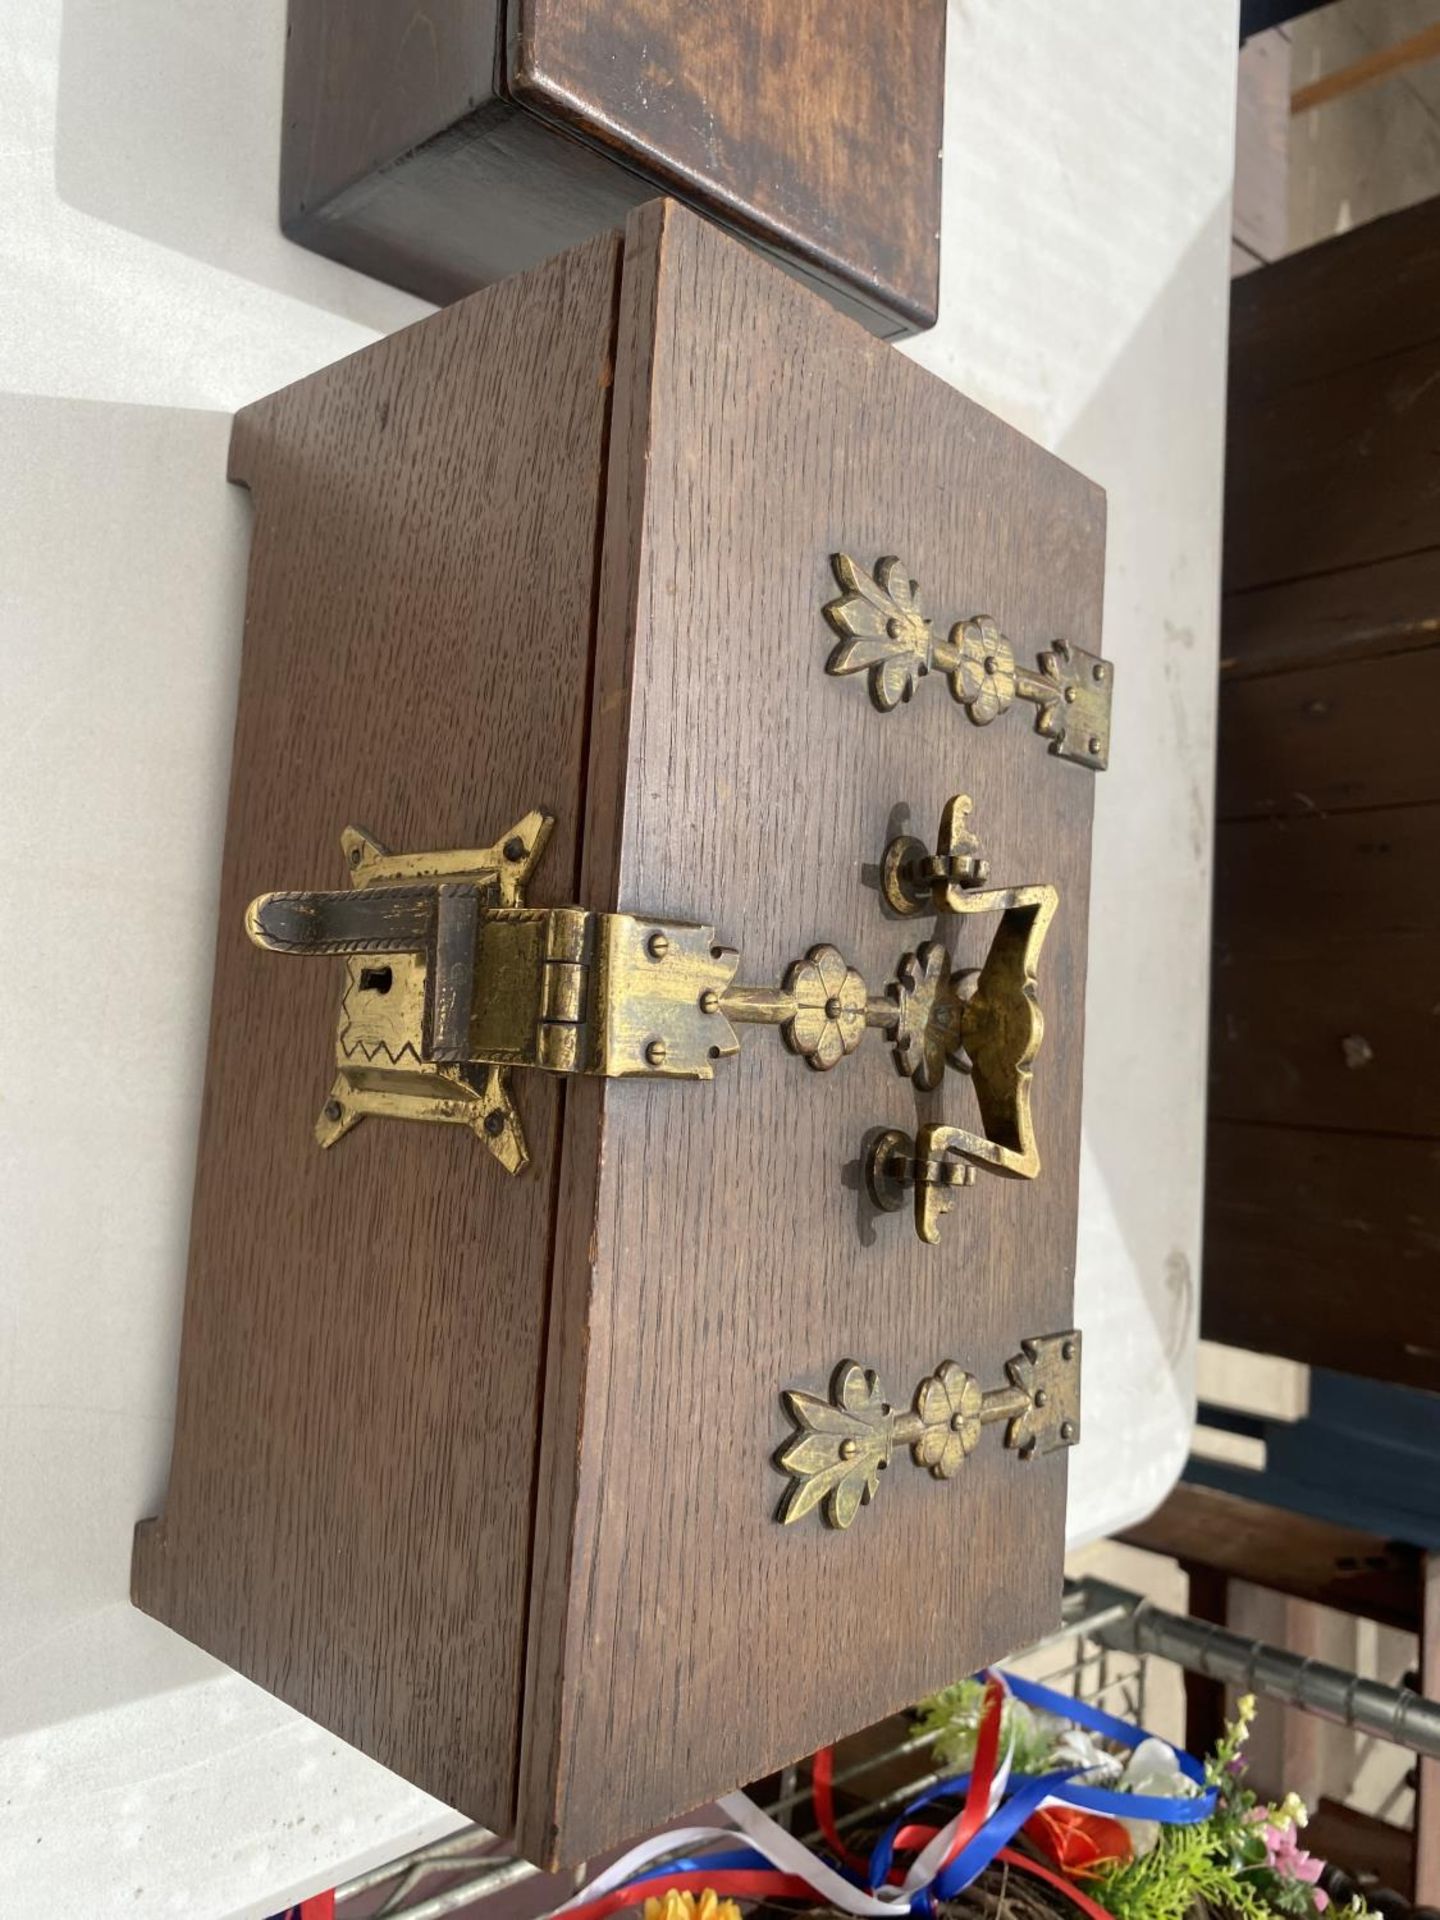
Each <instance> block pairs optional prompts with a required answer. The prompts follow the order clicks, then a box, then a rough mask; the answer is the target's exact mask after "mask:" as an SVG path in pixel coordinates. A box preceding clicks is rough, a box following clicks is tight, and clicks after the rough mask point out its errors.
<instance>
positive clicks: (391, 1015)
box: [245, 794, 1057, 1243]
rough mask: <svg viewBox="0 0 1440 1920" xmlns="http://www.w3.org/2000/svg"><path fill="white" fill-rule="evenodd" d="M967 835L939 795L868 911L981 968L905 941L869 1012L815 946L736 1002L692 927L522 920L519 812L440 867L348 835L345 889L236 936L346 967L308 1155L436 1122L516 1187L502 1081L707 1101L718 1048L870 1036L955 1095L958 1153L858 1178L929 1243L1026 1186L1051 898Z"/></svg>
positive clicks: (523, 846)
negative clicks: (955, 927)
mask: <svg viewBox="0 0 1440 1920" xmlns="http://www.w3.org/2000/svg"><path fill="white" fill-rule="evenodd" d="M969 820H970V802H969V800H968V799H967V798H966V796H965V795H964V794H957V795H956V796H955V797H954V798H953V799H952V800H951V801H950V802H949V804H948V805H947V807H946V809H945V812H944V816H943V818H942V821H941V828H940V837H939V844H938V846H937V850H936V852H935V853H934V854H930V853H928V852H927V851H926V849H925V848H924V846H923V845H922V844H921V843H920V842H919V841H918V840H916V839H914V838H912V837H910V836H902V837H900V838H898V839H895V840H892V841H891V843H890V844H889V846H888V847H886V849H885V850H884V854H883V858H882V866H881V876H882V888H883V891H884V894H885V898H886V900H887V901H888V902H889V904H890V906H891V907H892V908H893V909H894V911H895V912H896V913H898V914H901V915H914V914H917V913H920V912H922V911H923V912H926V913H934V914H941V915H954V916H963V917H969V918H979V917H982V916H992V917H993V920H994V932H993V935H992V937H991V941H990V946H989V950H988V952H987V953H986V955H985V958H984V960H983V961H982V963H981V965H980V966H979V967H978V968H974V969H968V970H966V969H956V968H955V967H953V966H952V964H951V960H950V956H949V954H948V952H947V951H946V949H945V947H944V945H943V944H942V943H941V942H940V941H938V940H927V941H925V942H923V943H922V944H920V945H919V946H917V947H915V948H914V949H913V950H911V951H909V952H907V953H904V954H902V956H901V958H900V961H899V963H898V965H897V967H896V970H895V973H894V975H893V977H892V978H891V979H889V980H888V981H887V982H886V984H885V986H884V989H883V991H881V992H880V993H878V994H872V993H871V992H870V990H869V988H868V987H867V985H866V983H865V981H864V979H863V978H862V976H861V975H860V974H859V973H858V972H857V971H856V969H855V968H854V967H852V966H851V965H850V964H849V962H848V961H847V960H846V959H845V957H844V955H843V954H842V953H841V952H840V951H839V949H838V948H836V947H833V946H831V945H829V944H828V943H821V944H819V945H816V946H813V947H811V949H810V950H809V952H808V953H807V954H806V955H805V957H804V959H802V960H796V961H794V962H793V963H792V964H791V966H790V967H789V968H788V969H787V971H786V973H785V976H784V980H783V982H782V984H781V985H780V986H778V987H771V986H745V985H740V984H738V983H737V982H736V979H735V974H736V970H737V968H738V965H739V959H740V956H739V954H738V953H736V952H735V951H734V949H733V948H729V947H723V946H719V945H717V944H716V943H715V934H714V929H713V928H711V927H708V926H701V925H694V924H691V923H689V922H679V921H672V920H656V919H650V918H647V917H645V916H643V915H639V914H628V913H591V912H587V911H586V910H585V909H583V908H581V907H530V906H526V905H525V901H524V893H525V888H526V885H527V883H528V881H529V878H530V875H531V872H532V871H533V869H534V866H535V864H536V862H537V861H538V860H539V858H540V855H541V853H542V852H543V850H544V847H545V844H546V841H547V840H548V838H549V836H550V831H551V827H552V825H553V822H552V820H551V817H550V816H549V815H548V814H545V813H540V812H535V813H529V814H526V815H525V817H524V818H523V819H522V820H519V821H517V822H516V824H515V825H514V826H513V827H512V828H511V829H510V831H509V832H508V833H507V834H505V835H504V836H503V837H502V838H501V839H500V840H498V841H496V842H495V844H494V845H492V846H489V847H479V848H468V849H463V850H451V851H446V852H431V853H400V854H396V853H391V852H389V851H387V850H386V849H385V848H384V847H382V846H381V845H380V843H379V842H378V841H376V840H375V839H373V838H372V837H371V836H370V835H369V834H366V833H362V832H360V831H359V830H358V829H356V828H349V829H347V830H346V832H345V833H344V834H343V835H342V837H341V844H342V847H343V850H344V853H345V860H346V865H347V867H348V869H349V875H350V881H351V886H350V888H349V890H341V891H336V892H315V893H308V892H307V893H267V894H262V895H261V896H260V897H259V898H258V899H257V900H254V901H252V902H251V905H250V907H249V910H248V912H247V914H246V922H245V924H246V930H247V931H248V933H249V935H250V938H251V939H252V940H253V941H254V943H255V944H256V945H257V946H259V947H262V948H265V949H266V950H268V951H270V952H274V953H287V954H297V955H326V954H329V955H334V956H337V957H339V958H340V959H342V960H343V962H344V985H343V989H342V992H341V998H340V1012H339V1019H338V1022H337V1026H336V1035H335V1065H336V1077H335V1081H334V1083H333V1085H332V1086H331V1089H330V1093H329V1096H328V1098H327V1099H326V1101H325V1103H324V1106H323V1107H322V1109H321V1113H320V1117H319V1119H318V1121H317V1122H316V1125H315V1133H316V1137H317V1139H318V1141H319V1143H320V1145H321V1146H322V1147H329V1146H332V1145H333V1144H334V1143H335V1142H336V1141H338V1140H340V1139H341V1138H342V1137H343V1136H344V1135H345V1134H346V1133H347V1132H349V1130H350V1129H351V1128H352V1127H353V1126H354V1125H355V1124H356V1123H357V1121H359V1120H361V1119H364V1118H365V1117H366V1116H367V1115H369V1116H378V1117H384V1118H391V1119H406V1120H423V1121H439V1122H444V1123H448V1124H452V1125H462V1126H468V1127H470V1128H472V1129H473V1130H474V1131H475V1132H476V1133H477V1134H478V1135H479V1137H480V1139H481V1140H482V1141H483V1142H484V1143H485V1145H486V1146H487V1147H488V1148H489V1149H490V1151H491V1152H492V1153H493V1154H494V1155H495V1157H496V1159H498V1160H499V1161H500V1163H501V1165H502V1166H504V1167H505V1168H506V1169H507V1170H508V1171H509V1172H511V1173H517V1172H519V1171H520V1169H521V1168H522V1167H523V1166H524V1165H525V1162H526V1157H527V1155H526V1147H525V1137H524V1132H523V1130H522V1128H521V1124H520V1118H519V1115H518V1113H517V1111H516V1109H515V1105H514V1102H513V1100H512V1098H511V1093H510V1080H509V1076H510V1073H511V1071H512V1070H513V1069H514V1068H516V1067H535V1068H540V1069H542V1070H544V1071H546V1072H549V1073H567V1074H595V1075H600V1076H603V1077H604V1078H606V1079H627V1078H641V1077H648V1078H657V1079H669V1080H709V1079H711V1078H712V1077H713V1074H714V1062H715V1061H717V1060H719V1059H723V1058H725V1057H726V1056H728V1055H731V1054H734V1053H737V1052H738V1051H739V1047H740V1041H739V1037H738V1035H737V1033H736V1028H737V1027H744V1026H772V1027H778V1028H779V1030H780V1035H781V1038H782V1040H783V1041H784V1043H785V1045H786V1046H787V1047H788V1048H789V1049H790V1050H791V1052H793V1053H796V1054H798V1055H799V1056H800V1057H801V1058H802V1059H803V1060H804V1061H805V1062H806V1063H807V1065H809V1066H810V1067H812V1068H814V1069H815V1070H816V1071H818V1072H825V1071H828V1070H829V1069H831V1068H833V1067H835V1066H837V1065H838V1064H839V1063H840V1062H841V1061H842V1060H844V1059H845V1058H846V1057H847V1056H848V1055H849V1054H851V1053H853V1052H854V1051H855V1049H856V1047H857V1046H858V1045H859V1044H860V1041H861V1040H862V1039H863V1037H864V1035H865V1033H866V1031H867V1030H868V1029H872V1028H873V1029H875V1030H877V1031H879V1032H880V1033H881V1034H882V1035H883V1036H884V1038H885V1039H886V1040H887V1041H888V1042H889V1043H890V1045H891V1047H892V1049H893V1058H894V1060H895V1064H896V1066H897V1067H898V1069H899V1071H900V1072H901V1073H902V1074H903V1075H904V1076H905V1077H906V1078H908V1079H909V1080H910V1081H911V1082H912V1083H913V1085H914V1086H915V1087H917V1088H919V1089H921V1090H930V1089H933V1088H935V1087H938V1086H939V1085H940V1083H941V1081H942V1079H943V1078H944V1076H945V1074H946V1072H947V1069H949V1068H955V1069H957V1070H958V1071H960V1072H962V1073H965V1074H967V1075H968V1076H969V1077H970V1079H971V1082H972V1085H973V1087H974V1090H975V1096H976V1102H977V1105H978V1107H979V1111H980V1123H981V1124H980V1129H979V1130H967V1129H964V1128H958V1127H940V1128H936V1127H931V1128H929V1129H926V1130H924V1131H923V1132H922V1135H921V1140H920V1142H919V1143H918V1144H917V1143H911V1142H909V1141H908V1139H907V1137H906V1136H905V1135H903V1134H899V1133H896V1132H894V1131H888V1132H885V1133H883V1134H882V1135H881V1136H880V1140H879V1143H878V1144H877V1145H876V1146H875V1147H874V1148H873V1150H872V1152H871V1155H870V1165H869V1182H870V1191H871V1194H872V1196H873V1198H874V1200H875V1203H876V1205H877V1206H879V1207H880V1208H882V1209H885V1210H892V1211H893V1210H894V1209H895V1208H896V1207H898V1206H899V1205H901V1204H903V1199H904V1194H905V1192H906V1190H907V1189H908V1188H910V1187H913V1188H914V1195H915V1225H916V1230H917V1232H918V1233H919V1235H920V1237H921V1239H922V1240H925V1241H927V1242H929V1243H933V1242H934V1241H935V1240H936V1239H937V1237H938V1227H939V1220H940V1217H941V1216H942V1215H943V1214H944V1213H945V1212H946V1211H948V1209H949V1208H950V1207H951V1205H953V1202H954V1196H955V1194H956V1192H958V1191H959V1190H960V1189H961V1188H963V1187H964V1186H966V1185H968V1184H970V1183H971V1182H972V1181H973V1179H974V1174H975V1169H976V1168H983V1169H986V1170H988V1171H990V1172H993V1173H998V1174H1003V1175H1008V1176H1009V1177H1011V1178H1013V1179H1022V1180H1032V1179H1034V1178H1035V1176H1036V1174H1038V1172H1039V1170H1040V1155H1039V1151H1038V1148H1037V1146H1036V1141H1035V1135H1034V1130H1033V1127H1032V1124H1031V1118H1030V1078H1031V1069H1032V1066H1033V1062H1034V1059H1035V1054H1036V1051H1037V1049H1038V1047H1039V1045H1040V1039H1041V1035H1042V1033H1043V1031H1044V1023H1043V1021H1042V1019H1041V1014H1040V1007H1039V1002H1038V999H1037V997H1036V969H1037V966H1038V964H1039V957H1040V951H1041V948H1042V946H1043V944H1044V940H1045V934H1046V930H1047V928H1048V927H1049V925H1050V921H1051V919H1052V917H1053V915H1054V912H1055V908H1056V904H1057V896H1056V893H1055V889H1054V888H1053V887H1049V886H1028V887H1000V888H989V887H987V886H985V885H984V882H985V881H986V880H987V878H988V875H989V868H988V863H987V862H986V861H985V859H984V857H983V855H982V853H981V850H980V844H979V841H978V840H977V838H976V836H975V834H974V833H973V832H972V831H971V828H970V824H969ZM912 1148H913V1149H914V1150H912Z"/></svg>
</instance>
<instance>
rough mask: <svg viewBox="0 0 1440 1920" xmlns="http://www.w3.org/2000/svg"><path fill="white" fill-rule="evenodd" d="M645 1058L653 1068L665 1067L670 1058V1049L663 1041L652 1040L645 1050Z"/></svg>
mask: <svg viewBox="0 0 1440 1920" xmlns="http://www.w3.org/2000/svg"><path fill="white" fill-rule="evenodd" d="M645 1058H646V1059H647V1060H648V1061H649V1062H650V1065H651V1066H652V1067H663V1066H664V1064H665V1062H666V1061H667V1060H668V1059H669V1058H670V1049H669V1048H668V1047H667V1046H666V1044H665V1042H664V1041H663V1040H652V1041H651V1042H650V1044H649V1046H648V1047H646V1049H645Z"/></svg>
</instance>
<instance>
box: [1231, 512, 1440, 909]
mask: <svg viewBox="0 0 1440 1920" xmlns="http://www.w3.org/2000/svg"><path fill="white" fill-rule="evenodd" d="M1435 557H1436V560H1437V562H1440V548H1437V549H1436V554H1435ZM1436 711H1440V646H1431V647H1428V648H1426V649H1424V650H1422V651H1417V652H1412V653H1393V654H1388V655H1386V656H1384V657H1382V658H1380V659H1375V660H1361V661H1353V660H1352V661H1345V662H1341V663H1339V664H1336V665H1333V666H1322V667H1311V668H1302V669H1300V670H1298V671H1296V672H1294V673H1283V674H1270V675H1266V676H1264V677H1263V678H1250V679H1240V680H1232V681H1227V682H1225V683H1223V684H1222V687H1221V692H1220V749H1219V757H1218V765H1217V774H1216V811H1217V814H1218V817H1219V818H1220V819H1221V820H1222V821H1229V820H1244V819H1255V818H1260V817H1265V816H1272V815H1273V816H1281V817H1285V816H1289V817H1296V818H1299V817H1303V816H1306V815H1311V814H1316V813H1339V812H1350V811H1354V810H1356V809H1358V808H1369V807H1397V806H1414V805H1417V804H1422V803H1425V802H1430V803H1435V802H1440V753H1437V752H1436V751H1435V742H1434V737H1433V734H1432V731H1431V729H1430V727H1429V725H1428V724H1427V723H1426V722H1427V718H1428V715H1430V714H1431V713H1434V712H1436ZM1417 719H1418V721H1419V724H1417ZM1227 925H1228V921H1227ZM1225 930H1226V928H1225V927H1222V931H1225Z"/></svg>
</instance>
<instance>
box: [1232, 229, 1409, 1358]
mask: <svg viewBox="0 0 1440 1920" xmlns="http://www.w3.org/2000/svg"><path fill="white" fill-rule="evenodd" d="M1437 289H1440V202H1430V203H1428V204H1427V205H1426V206H1423V207H1417V208H1414V209H1411V210H1409V211H1407V212H1405V213H1400V214H1395V215H1393V216H1391V217H1389V218H1388V219H1385V220H1377V221H1375V222H1373V223H1371V224H1370V225H1368V226H1364V227H1360V228H1357V229H1356V230H1355V231H1354V232H1353V233H1349V234H1344V235H1341V236H1339V237H1337V238H1336V239H1334V240H1330V241H1327V242H1325V243H1324V244H1323V245H1321V246H1318V247H1312V248H1310V249H1308V250H1306V251H1305V252H1303V253H1300V254H1295V255H1292V256H1291V257H1290V258H1288V259H1286V260H1284V261H1281V262H1279V263H1277V264H1276V265H1274V266H1270V267H1264V268H1261V269H1259V270H1257V271H1256V272H1255V273H1252V274H1249V275H1247V276H1246V278H1245V279H1244V281H1243V282H1238V283H1236V285H1235V286H1234V288H1233V289H1232V332H1231V361H1230V407H1229V422H1228V447H1227V465H1226V502H1225V524H1226V553H1225V575H1224V588H1225V593H1224V600H1223V611H1222V633H1221V655H1222V661H1221V691H1220V729H1219V732H1220V742H1219V763H1218V781H1217V803H1218V812H1219V815H1220V821H1221V824H1220V826H1219V828H1218V830H1217V835H1216V876H1215V915H1214V939H1215V966H1214V972H1213V987H1212V1017H1211V1058H1210V1069H1211V1071H1210V1111H1211V1125H1210V1139H1209V1161H1208V1170H1207V1178H1206V1201H1205V1273H1204V1285H1203V1287H1202V1291H1201V1331H1202V1333H1204V1334H1205V1335H1206V1336H1207V1337H1208V1338H1210V1339H1216V1340H1224V1341H1229V1342H1231V1343H1233V1344H1236V1345H1240V1346H1251V1347H1255V1348H1257V1349H1259V1350H1260V1351H1263V1352H1272V1353H1279V1354H1283V1355H1285V1356H1287V1357H1289V1358H1291V1359H1297V1360H1305V1361H1309V1362H1311V1363H1312V1364H1314V1365H1318V1366H1327V1367H1338V1368H1341V1369H1344V1370H1348V1371H1353V1372H1360V1373H1368V1374H1371V1375H1373V1376H1374V1377H1376V1378H1379V1379H1390V1380H1396V1381H1403V1382H1406V1383H1409V1384H1411V1385H1418V1386H1427V1387H1435V1386H1437V1385H1440V1310H1437V1308H1436V1305H1435V1301H1436V1297H1437V1296H1436V1286H1435V1282H1436V1279H1437V1274H1440V1262H1437V1257H1436V1256H1437V1249H1440V1231H1437V1229H1440V1219H1437V1214H1436V1198H1435V1195H1436V1178H1435V1175H1436V1168H1437V1164H1440V1163H1437V1161H1436V1152H1437V1148H1436V1142H1437V1140H1440V1099H1437V1096H1436V1092H1435V1088H1436V1085H1437V1081H1440V1019H1437V1015H1436V1009H1437V1007H1440V980H1437V974H1436V968H1435V964H1434V956H1435V952H1436V947H1437V941H1440V927H1437V925H1436V914H1435V908H1434V901H1433V893H1434V888H1433V885H1432V881H1431V874H1432V871H1433V868H1434V864H1435V859H1434V846H1435V834H1436V828H1437V823H1440V774H1437V761H1436V755H1435V750H1434V741H1433V732H1434V729H1433V726H1432V723H1431V708H1432V703H1433V699H1434V697H1435V696H1436V695H1437V694H1440V411H1437V405H1440V400H1437V396H1440V305H1437V302H1436V299H1435V297H1434V296H1435V293H1436V291H1437Z"/></svg>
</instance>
